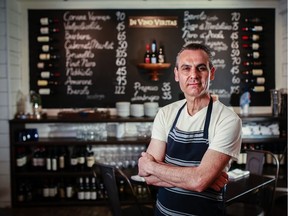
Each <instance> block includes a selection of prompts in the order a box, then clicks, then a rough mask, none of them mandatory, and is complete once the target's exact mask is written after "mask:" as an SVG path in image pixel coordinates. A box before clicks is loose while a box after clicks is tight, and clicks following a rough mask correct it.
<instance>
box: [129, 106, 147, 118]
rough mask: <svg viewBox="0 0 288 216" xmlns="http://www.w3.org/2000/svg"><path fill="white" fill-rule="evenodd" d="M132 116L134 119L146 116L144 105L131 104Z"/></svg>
mask: <svg viewBox="0 0 288 216" xmlns="http://www.w3.org/2000/svg"><path fill="white" fill-rule="evenodd" d="M130 114H131V116H134V117H142V116H144V105H143V104H131V105H130Z"/></svg>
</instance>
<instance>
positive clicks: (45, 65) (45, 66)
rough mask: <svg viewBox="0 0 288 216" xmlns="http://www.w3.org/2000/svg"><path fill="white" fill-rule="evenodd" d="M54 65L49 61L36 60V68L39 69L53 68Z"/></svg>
mask: <svg viewBox="0 0 288 216" xmlns="http://www.w3.org/2000/svg"><path fill="white" fill-rule="evenodd" d="M54 67H56V66H55V65H54V64H51V63H44V62H38V63H37V68H39V69H44V68H54Z"/></svg>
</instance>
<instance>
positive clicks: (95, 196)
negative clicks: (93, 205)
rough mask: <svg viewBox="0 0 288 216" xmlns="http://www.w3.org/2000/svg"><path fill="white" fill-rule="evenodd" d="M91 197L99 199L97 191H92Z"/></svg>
mask: <svg viewBox="0 0 288 216" xmlns="http://www.w3.org/2000/svg"><path fill="white" fill-rule="evenodd" d="M90 198H91V200H96V199H97V192H96V191H91V193H90Z"/></svg>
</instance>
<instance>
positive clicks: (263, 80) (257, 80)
mask: <svg viewBox="0 0 288 216" xmlns="http://www.w3.org/2000/svg"><path fill="white" fill-rule="evenodd" d="M256 82H257V84H260V85H261V84H264V83H265V78H264V77H258V78H257V79H256Z"/></svg>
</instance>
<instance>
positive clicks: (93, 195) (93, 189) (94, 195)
mask: <svg viewBox="0 0 288 216" xmlns="http://www.w3.org/2000/svg"><path fill="white" fill-rule="evenodd" d="M90 198H91V200H96V199H97V187H96V181H95V177H92V179H91V192H90Z"/></svg>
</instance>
